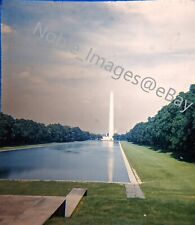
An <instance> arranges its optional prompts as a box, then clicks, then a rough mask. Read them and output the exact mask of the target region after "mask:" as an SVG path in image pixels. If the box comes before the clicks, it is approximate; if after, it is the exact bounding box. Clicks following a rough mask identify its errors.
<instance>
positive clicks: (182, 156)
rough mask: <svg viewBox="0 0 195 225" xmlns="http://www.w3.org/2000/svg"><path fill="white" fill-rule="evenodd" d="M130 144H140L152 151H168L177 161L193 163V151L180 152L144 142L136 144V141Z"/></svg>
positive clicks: (194, 159) (194, 161)
mask: <svg viewBox="0 0 195 225" xmlns="http://www.w3.org/2000/svg"><path fill="white" fill-rule="evenodd" d="M130 143H132V144H135V145H138V146H141V147H146V148H148V149H150V150H152V151H155V152H159V153H169V154H170V156H171V157H173V158H174V159H177V160H179V161H185V162H189V163H195V153H188V152H186V153H181V152H173V151H171V150H169V149H161V148H160V147H158V146H149V145H144V144H138V143H133V142H130Z"/></svg>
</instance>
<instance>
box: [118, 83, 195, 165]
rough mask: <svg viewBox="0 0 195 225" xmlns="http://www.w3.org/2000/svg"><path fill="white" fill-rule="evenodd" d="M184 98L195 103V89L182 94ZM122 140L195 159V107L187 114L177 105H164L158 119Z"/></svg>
mask: <svg viewBox="0 0 195 225" xmlns="http://www.w3.org/2000/svg"><path fill="white" fill-rule="evenodd" d="M179 96H181V97H182V98H183V99H185V100H188V103H189V102H194V103H195V86H194V85H192V86H191V88H190V92H187V93H180V94H179ZM117 138H118V139H119V138H120V139H123V140H125V139H126V140H128V141H130V142H133V143H136V144H141V145H149V146H152V147H155V148H159V149H163V150H166V151H171V152H173V154H174V155H177V156H178V157H183V158H184V159H187V160H191V161H194V160H195V107H194V105H192V107H190V108H189V109H187V110H186V111H185V112H183V113H181V112H180V109H179V108H178V107H177V106H175V105H174V104H173V103H170V104H169V105H167V106H164V107H163V108H162V109H161V110H160V111H159V112H158V113H157V115H156V116H154V117H152V118H151V117H150V118H148V121H147V122H145V123H143V122H141V123H138V124H137V125H135V127H134V128H133V129H131V130H130V131H129V132H128V133H126V134H125V135H123V136H119V137H117Z"/></svg>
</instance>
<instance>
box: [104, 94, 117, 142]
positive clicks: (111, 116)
mask: <svg viewBox="0 0 195 225" xmlns="http://www.w3.org/2000/svg"><path fill="white" fill-rule="evenodd" d="M113 135H114V93H113V91H111V92H110V106H109V132H108V136H104V137H103V139H102V140H103V141H113Z"/></svg>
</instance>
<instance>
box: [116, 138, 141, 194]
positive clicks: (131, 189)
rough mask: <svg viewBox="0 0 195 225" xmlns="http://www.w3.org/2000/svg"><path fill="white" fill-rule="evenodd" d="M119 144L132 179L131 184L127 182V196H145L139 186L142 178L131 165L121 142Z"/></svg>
mask: <svg viewBox="0 0 195 225" xmlns="http://www.w3.org/2000/svg"><path fill="white" fill-rule="evenodd" d="M119 145H120V149H121V152H122V156H123V159H124V162H125V166H126V169H127V173H128V176H129V180H130V183H129V184H125V189H126V195H127V198H145V196H144V193H143V192H142V190H141V188H140V186H139V184H140V182H141V180H140V179H139V177H138V175H137V173H136V172H135V170H134V169H133V168H132V167H131V166H130V164H129V161H128V160H127V157H126V155H125V153H124V151H123V148H122V146H121V143H120V142H119Z"/></svg>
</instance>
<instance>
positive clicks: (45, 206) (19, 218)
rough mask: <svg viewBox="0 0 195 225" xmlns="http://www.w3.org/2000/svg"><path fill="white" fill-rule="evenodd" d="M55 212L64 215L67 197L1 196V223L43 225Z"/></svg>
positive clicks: (4, 224)
mask: <svg viewBox="0 0 195 225" xmlns="http://www.w3.org/2000/svg"><path fill="white" fill-rule="evenodd" d="M54 214H55V215H58V216H64V214H65V197H51V196H18V195H2V196H0V225H42V224H44V223H45V222H46V221H47V220H48V219H49V218H50V217H52V215H54Z"/></svg>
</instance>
